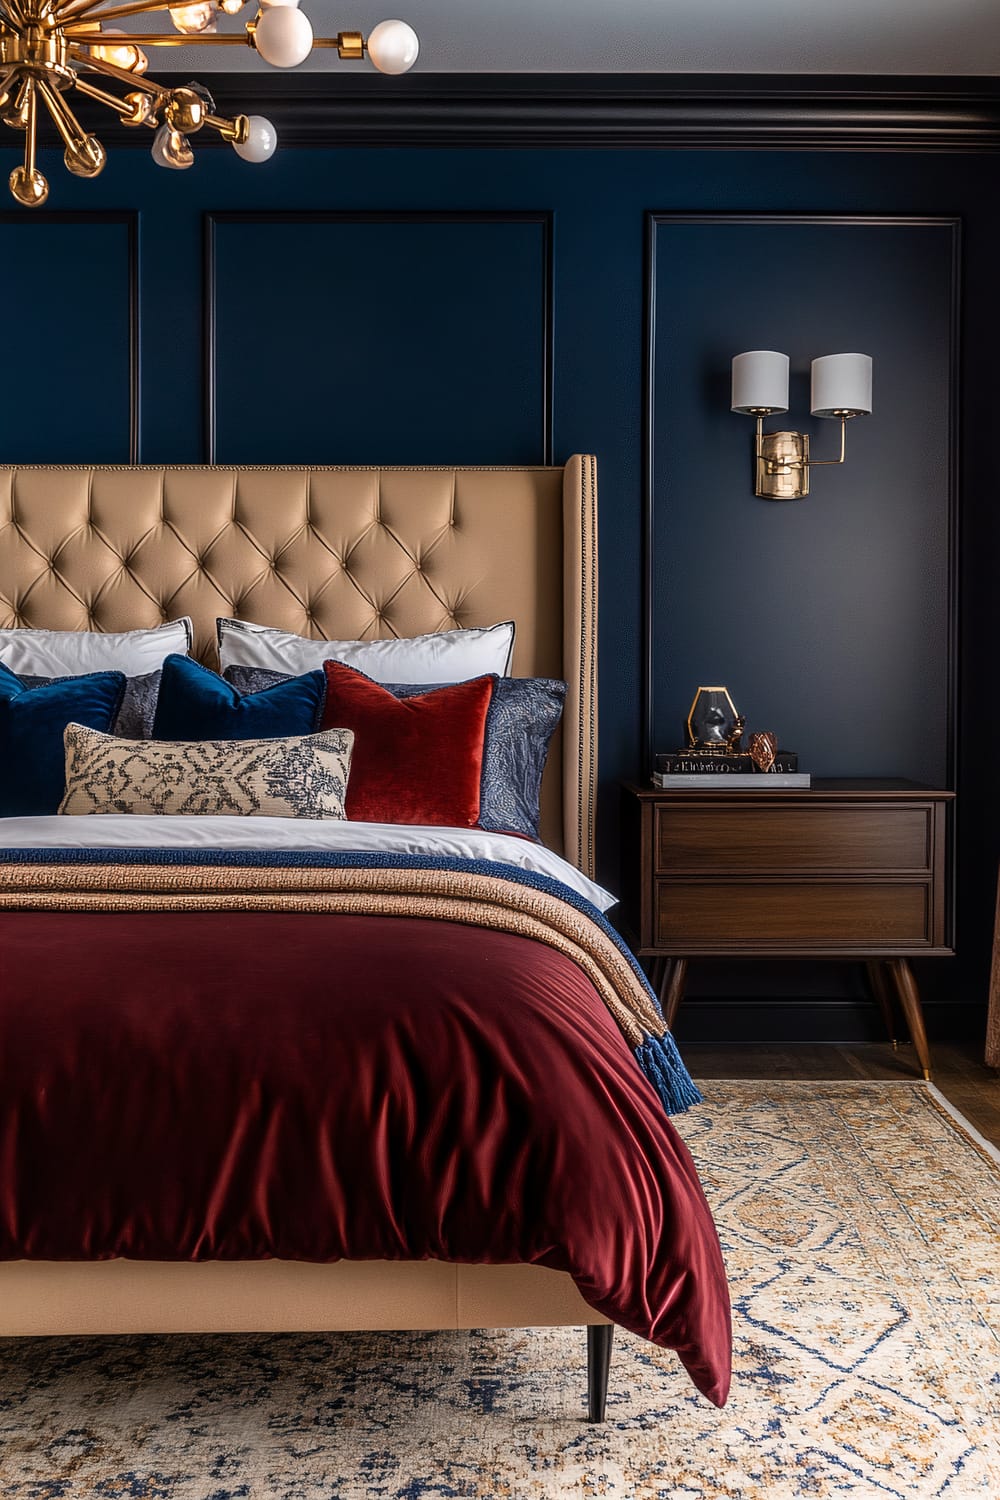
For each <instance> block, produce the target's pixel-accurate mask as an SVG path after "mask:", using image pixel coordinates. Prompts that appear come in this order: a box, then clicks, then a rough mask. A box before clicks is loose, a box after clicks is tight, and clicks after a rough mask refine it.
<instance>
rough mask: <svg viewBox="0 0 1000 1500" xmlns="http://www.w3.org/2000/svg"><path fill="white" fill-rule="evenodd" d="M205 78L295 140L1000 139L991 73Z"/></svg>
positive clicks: (620, 144)
mask: <svg viewBox="0 0 1000 1500" xmlns="http://www.w3.org/2000/svg"><path fill="white" fill-rule="evenodd" d="M160 76H161V77H162V76H163V73H162V69H161V74H160ZM204 82H205V83H206V84H208V86H209V87H210V88H211V90H212V92H213V94H214V95H215V98H216V103H217V107H218V109H219V111H220V112H221V113H224V114H234V113H240V112H243V113H253V112H261V113H266V114H267V115H268V116H269V118H271V119H272V120H273V121H274V124H275V125H276V126H277V128H278V132H279V138H280V140H281V142H282V144H283V145H285V146H299V147H314V146H325V147H331V146H384V147H400V146H404V147H405V146H412V147H428V146H430V147H462V146H466V147H500V148H508V149H510V148H515V149H516V148H528V149H530V148H544V147H579V148H587V149H593V148H619V149H628V148H632V149H652V150H655V149H669V148H684V149H715V150H726V151H731V150H753V151H761V150H776V151H777V150H780V151H789V150H792V151H998V150H1000V81H998V80H996V79H994V78H986V77H982V78H980V77H976V78H912V77H854V76H852V77H833V76H827V75H823V76H813V75H809V76H806V75H799V76H780V77H779V76H766V77H765V76H758V75H749V74H746V75H743V74H729V75H693V74H688V75H671V76H662V75H658V74H619V75H613V74H541V73H539V74H498V73H492V74H490V73H483V74H454V73H438V74H428V73H423V74H421V73H417V74H408V75H407V76H406V77H405V78H394V79H390V78H380V77H376V76H372V75H370V74H366V75H354V76H351V75H350V74H349V73H346V72H341V73H329V74H326V73H322V74H321V73H307V74H302V75H298V76H291V77H290V76H288V75H285V74H278V73H270V74H266V75H262V74H259V73H225V74H215V75H214V76H211V77H206V78H205V79H204ZM205 135H206V136H208V135H209V132H207V131H206V132H205ZM122 137H126V138H127V140H128V143H130V144H140V145H146V144H148V142H147V140H146V133H145V132H144V131H123V132H121V135H120V136H119V137H118V140H117V141H116V144H118V142H119V141H121V138H122ZM137 137H138V140H137ZM202 144H203V142H202V141H201V140H199V142H198V145H199V147H200V146H201V145H202ZM204 144H207V142H204Z"/></svg>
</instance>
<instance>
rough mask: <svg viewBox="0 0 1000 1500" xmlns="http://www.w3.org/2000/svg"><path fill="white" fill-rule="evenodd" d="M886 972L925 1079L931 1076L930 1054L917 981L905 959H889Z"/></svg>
mask: <svg viewBox="0 0 1000 1500" xmlns="http://www.w3.org/2000/svg"><path fill="white" fill-rule="evenodd" d="M887 967H888V970H889V973H890V974H891V975H892V978H893V983H894V984H895V986H896V993H897V995H898V996H899V1003H900V1005H901V1006H902V1007H903V1015H904V1016H905V1017H906V1024H907V1025H908V1026H909V1028H910V1036H911V1037H912V1038H913V1045H914V1047H915V1048H916V1053H917V1057H918V1059H919V1060H920V1066H921V1068H922V1070H923V1075H924V1077H925V1078H927V1079H929V1078H930V1076H931V1053H930V1048H929V1047H928V1045H927V1032H926V1031H925V1030H924V1010H923V1006H922V1005H921V1004H920V991H919V990H918V989H917V981H916V980H915V979H914V977H913V971H912V969H911V968H910V966H909V964H908V963H907V962H906V959H905V958H890V959H889V962H888V965H887Z"/></svg>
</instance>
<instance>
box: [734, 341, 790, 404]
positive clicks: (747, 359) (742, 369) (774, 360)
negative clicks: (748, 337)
mask: <svg viewBox="0 0 1000 1500" xmlns="http://www.w3.org/2000/svg"><path fill="white" fill-rule="evenodd" d="M732 409H733V411H741V412H746V413H748V414H752V413H754V412H758V411H760V412H774V411H787V410H788V355H787V354H779V353H778V352H777V351H776V350H775V349H750V350H748V352H747V353H746V354H736V355H734V356H733V401H732Z"/></svg>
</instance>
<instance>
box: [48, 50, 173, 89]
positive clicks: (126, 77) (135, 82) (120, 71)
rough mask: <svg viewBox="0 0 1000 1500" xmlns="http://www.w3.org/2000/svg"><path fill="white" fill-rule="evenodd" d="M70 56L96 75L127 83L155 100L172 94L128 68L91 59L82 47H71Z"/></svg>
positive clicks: (95, 58)
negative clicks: (101, 74) (103, 74)
mask: <svg viewBox="0 0 1000 1500" xmlns="http://www.w3.org/2000/svg"><path fill="white" fill-rule="evenodd" d="M111 40H112V41H114V42H118V41H120V40H121V38H120V37H112V39H111ZM69 55H70V57H71V58H73V60H74V62H78V63H82V64H84V65H85V66H86V67H88V68H93V69H94V72H95V73H105V74H107V76H108V77H109V78H117V79H118V82H119V83H127V84H128V86H129V88H132V89H139V90H140V91H141V92H142V93H144V94H152V95H153V96H154V97H155V98H160V97H162V95H164V94H169V93H170V90H169V89H165V88H164V87H163V85H162V84H159V83H154V82H153V81H152V79H151V78H144V77H141V76H140V75H139V74H137V73H130V72H129V70H128V69H127V68H119V67H117V66H116V65H115V64H114V63H109V62H105V60H104V58H103V57H91V55H90V53H89V52H86V51H84V49H83V48H82V47H77V46H75V45H73V46H71V47H70V49H69Z"/></svg>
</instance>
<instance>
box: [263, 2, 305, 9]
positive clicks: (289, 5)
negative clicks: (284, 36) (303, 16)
mask: <svg viewBox="0 0 1000 1500" xmlns="http://www.w3.org/2000/svg"><path fill="white" fill-rule="evenodd" d="M298 3H299V0H260V8H261V10H262V11H263V10H280V9H285V10H295V9H296V8H297V6H298Z"/></svg>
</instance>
